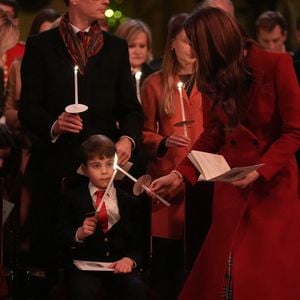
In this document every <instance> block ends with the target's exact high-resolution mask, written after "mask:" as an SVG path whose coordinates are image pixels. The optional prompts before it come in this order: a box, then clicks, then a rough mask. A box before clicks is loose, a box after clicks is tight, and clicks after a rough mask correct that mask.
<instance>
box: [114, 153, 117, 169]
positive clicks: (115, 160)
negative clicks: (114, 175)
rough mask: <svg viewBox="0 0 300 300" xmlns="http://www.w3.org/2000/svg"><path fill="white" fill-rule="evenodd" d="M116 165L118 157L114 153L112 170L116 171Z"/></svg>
mask: <svg viewBox="0 0 300 300" xmlns="http://www.w3.org/2000/svg"><path fill="white" fill-rule="evenodd" d="M117 165H118V155H117V153H115V157H114V164H113V169H114V170H116V169H117Z"/></svg>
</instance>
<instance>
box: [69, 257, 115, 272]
mask: <svg viewBox="0 0 300 300" xmlns="http://www.w3.org/2000/svg"><path fill="white" fill-rule="evenodd" d="M73 263H74V265H75V266H76V267H77V268H78V269H79V270H83V271H114V269H111V268H109V266H110V265H111V264H112V263H111V262H102V261H89V260H73Z"/></svg>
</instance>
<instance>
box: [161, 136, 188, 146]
mask: <svg viewBox="0 0 300 300" xmlns="http://www.w3.org/2000/svg"><path fill="white" fill-rule="evenodd" d="M190 144H191V139H190V138H188V137H187V136H185V135H176V134H172V135H170V136H169V137H168V138H167V140H166V147H167V148H175V147H189V146H190Z"/></svg>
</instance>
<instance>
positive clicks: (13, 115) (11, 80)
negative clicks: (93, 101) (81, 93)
mask: <svg viewBox="0 0 300 300" xmlns="http://www.w3.org/2000/svg"><path fill="white" fill-rule="evenodd" d="M59 18H60V14H59V13H58V12H57V11H55V10H54V9H52V8H46V9H43V10H41V11H40V12H39V13H38V14H37V15H36V16H35V18H34V19H33V21H32V24H31V28H30V31H29V36H30V35H34V34H38V33H39V32H43V31H45V30H48V29H50V28H52V26H53V24H54V22H55V21H57V20H59ZM57 25H58V23H57ZM21 63H22V57H19V58H16V59H15V60H14V61H13V63H12V65H11V68H10V71H9V77H8V82H7V90H6V97H5V105H4V116H5V120H6V124H7V126H8V127H9V128H10V129H11V130H12V132H13V133H14V135H15V136H16V138H17V139H18V142H19V145H20V147H21V149H22V161H21V164H20V174H22V177H23V180H22V182H21V195H20V210H19V213H20V220H19V221H20V226H21V234H20V238H21V245H20V246H21V250H22V251H25V253H26V252H27V251H28V249H27V248H28V244H27V240H26V236H27V234H26V231H27V229H26V226H25V225H26V221H27V216H28V210H29V205H30V191H29V189H28V182H26V177H25V176H24V174H25V169H26V166H27V162H28V159H29V154H30V144H31V143H30V138H29V137H28V135H27V134H26V133H25V132H23V130H22V128H21V125H20V120H19V118H18V110H19V100H20V92H21V72H20V69H21Z"/></svg>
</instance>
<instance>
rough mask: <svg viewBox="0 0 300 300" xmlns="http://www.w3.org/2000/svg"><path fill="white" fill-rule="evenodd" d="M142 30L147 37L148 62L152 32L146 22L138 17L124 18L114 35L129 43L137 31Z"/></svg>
mask: <svg viewBox="0 0 300 300" xmlns="http://www.w3.org/2000/svg"><path fill="white" fill-rule="evenodd" d="M141 32H144V33H145V34H146V37H147V47H148V53H149V54H148V59H147V62H149V61H150V60H151V59H152V52H151V49H152V34H151V30H150V28H149V27H148V25H147V24H146V23H144V22H143V21H141V20H138V19H130V18H128V19H126V21H124V22H123V23H121V24H120V26H119V27H118V28H117V30H116V32H115V35H116V36H118V37H120V38H122V39H124V40H126V41H127V43H128V44H129V43H130V42H131V41H132V40H133V39H134V38H135V37H136V36H137V35H138V34H139V33H141Z"/></svg>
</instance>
